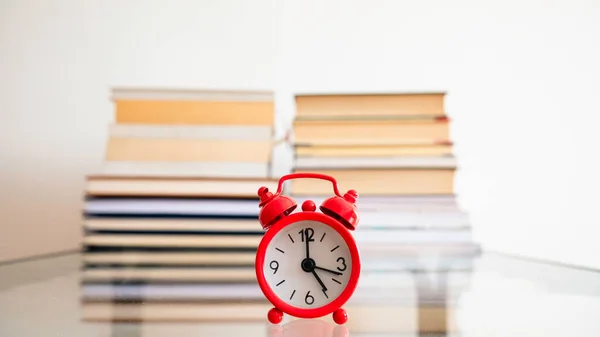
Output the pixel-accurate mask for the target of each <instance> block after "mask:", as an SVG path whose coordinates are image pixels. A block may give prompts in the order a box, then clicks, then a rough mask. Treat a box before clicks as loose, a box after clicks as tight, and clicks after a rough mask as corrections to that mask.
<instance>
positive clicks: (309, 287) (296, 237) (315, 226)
mask: <svg viewBox="0 0 600 337" xmlns="http://www.w3.org/2000/svg"><path fill="white" fill-rule="evenodd" d="M307 240H308V254H309V256H308V258H307ZM351 272H352V258H351V256H350V249H349V247H348V245H347V244H346V241H344V239H343V238H342V236H341V235H340V234H339V233H338V232H337V231H336V230H335V229H333V228H332V227H330V226H328V225H326V224H324V223H321V222H318V221H312V220H305V221H299V222H295V223H292V224H290V225H288V226H286V227H285V228H283V229H282V230H281V231H279V233H277V234H276V235H275V236H274V237H273V239H272V240H271V242H270V243H269V245H268V247H267V249H266V253H265V262H264V267H263V273H264V275H265V279H266V281H267V283H268V284H269V286H270V287H271V289H272V290H273V292H275V294H276V295H277V296H278V297H279V298H280V299H281V300H282V301H284V302H286V303H288V304H290V305H292V306H294V307H298V308H318V307H322V306H324V305H327V304H328V303H330V302H331V301H333V300H335V299H336V298H337V297H338V296H339V295H340V294H341V293H342V291H343V290H344V289H345V288H346V286H347V285H348V281H349V279H350V274H351Z"/></svg>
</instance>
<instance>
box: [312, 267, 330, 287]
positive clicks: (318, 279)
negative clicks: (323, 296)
mask: <svg viewBox="0 0 600 337" xmlns="http://www.w3.org/2000/svg"><path fill="white" fill-rule="evenodd" d="M312 273H313V275H315V278H316V279H317V281H318V282H319V284H320V285H321V289H323V291H327V287H326V286H325V284H324V283H323V281H321V278H320V277H319V275H317V273H316V272H315V270H314V269H313V271H312Z"/></svg>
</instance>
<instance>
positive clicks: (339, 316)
mask: <svg viewBox="0 0 600 337" xmlns="http://www.w3.org/2000/svg"><path fill="white" fill-rule="evenodd" d="M333 321H334V322H336V323H337V324H344V323H346V322H348V313H347V312H346V310H344V309H342V308H339V309H338V310H336V311H334V312H333Z"/></svg>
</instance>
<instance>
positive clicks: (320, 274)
mask: <svg viewBox="0 0 600 337" xmlns="http://www.w3.org/2000/svg"><path fill="white" fill-rule="evenodd" d="M292 178H317V179H325V180H329V181H331V182H332V183H333V187H334V192H335V194H336V195H335V196H333V197H330V198H328V199H327V200H325V201H324V202H323V203H322V204H321V206H320V207H319V209H320V210H321V212H322V213H320V212H316V205H315V204H314V202H312V201H309V200H307V201H305V202H304V203H303V204H302V212H296V213H292V212H293V211H294V209H295V208H296V207H297V205H296V203H295V202H294V201H293V200H292V199H291V198H289V197H287V196H283V195H280V194H281V190H282V185H283V182H284V181H285V180H288V179H292ZM259 196H260V207H261V211H260V214H259V220H260V222H261V225H262V226H263V228H264V229H266V230H267V231H266V233H265V235H264V237H263V239H262V240H261V242H260V244H259V246H258V250H257V254H256V276H257V279H258V283H259V286H260V288H261V290H262V291H263V293H264V294H265V296H266V297H267V299H268V300H269V301H270V302H271V303H272V304H273V306H274V307H275V308H273V309H271V310H270V311H269V315H268V318H269V321H270V322H271V323H274V324H277V323H279V322H281V320H282V317H283V313H287V314H289V315H291V316H295V317H300V318H315V317H321V316H325V315H327V314H330V313H333V319H334V321H335V322H336V323H338V324H343V323H345V322H346V321H347V315H346V311H345V310H344V309H342V308H341V307H342V305H344V304H345V303H346V302H347V301H348V299H350V297H351V296H352V294H353V293H354V290H355V288H356V285H357V283H358V278H359V275H360V254H359V250H358V247H357V245H356V242H355V240H354V238H353V236H352V234H351V231H352V230H354V228H355V227H356V225H357V224H358V214H357V212H356V205H355V202H356V198H357V197H358V194H357V193H356V191H354V190H350V191H348V192H347V193H346V194H344V196H341V195H340V193H339V191H338V189H337V183H336V181H335V179H334V178H332V177H330V176H326V175H322V174H316V173H295V174H289V175H286V176H283V177H282V178H281V179H280V180H279V187H278V189H277V192H276V193H275V194H272V193H271V192H269V191H268V189H267V188H266V187H262V188H260V190H259Z"/></svg>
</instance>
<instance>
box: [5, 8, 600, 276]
mask: <svg viewBox="0 0 600 337" xmlns="http://www.w3.org/2000/svg"><path fill="white" fill-rule="evenodd" d="M599 8H600V6H598V5H597V4H595V3H594V1H583V0H574V1H566V0H565V1H502V2H482V1H475V0H473V1H466V0H458V1H453V2H449V1H442V0H426V1H403V0H396V1H380V0H372V1H366V0H363V1H348V0H347V1H314V0H310V1H307V0H305V1H289V0H286V1H275V0H273V1H251V2H248V1H246V2H244V1H168V2H167V1H116V0H112V1H102V2H91V1H85V2H84V1H73V0H63V1H53V2H45V1H32V0H26V1H23V0H19V1H17V0H11V1H7V0H5V1H2V2H0V48H2V49H1V51H2V53H0V74H2V76H3V77H2V80H1V82H0V85H1V86H2V87H0V113H1V115H0V117H2V123H1V124H0V125H1V126H0V128H1V130H0V134H1V136H0V137H2V139H1V141H2V144H7V142H8V143H10V144H11V145H10V146H6V145H4V146H2V147H1V148H0V151H1V152H0V160H2V163H0V164H1V167H2V176H1V178H0V188H1V191H2V192H0V198H1V199H0V205H1V206H0V207H2V209H0V211H1V212H2V214H9V216H8V217H4V218H3V219H2V220H0V221H1V222H0V229H2V231H3V232H8V234H9V235H8V236H4V235H2V236H1V237H0V258H11V257H14V256H18V255H19V254H16V253H14V252H19V253H20V254H21V255H22V254H23V253H26V252H34V251H38V250H39V251H42V250H44V251H52V250H56V249H63V248H65V247H76V246H77V243H75V242H76V241H77V239H78V238H79V220H78V219H79V215H78V214H77V210H78V207H79V199H80V196H81V195H80V193H81V188H82V186H83V185H82V183H83V174H85V173H86V172H89V171H92V170H93V169H94V168H95V167H97V165H98V164H99V163H100V161H101V153H102V151H103V147H104V141H105V125H106V124H107V123H108V122H109V121H110V120H111V118H112V115H111V113H112V111H111V105H110V102H109V101H108V99H107V98H108V97H107V94H108V90H109V88H110V86H112V85H149V86H155V85H156V86H178V87H179V86H191V87H234V88H257V89H271V88H272V89H276V90H277V104H278V110H279V112H280V114H281V115H280V117H281V119H280V122H281V123H283V124H285V123H287V124H288V125H289V123H290V121H291V118H292V113H293V101H292V95H293V93H295V92H299V91H300V92H305V91H311V92H314V91H330V90H335V91H364V90H369V91H378V90H390V91H391V90H393V91H397V90H446V91H448V92H449V96H448V101H447V103H448V104H447V108H448V113H449V115H450V116H451V117H452V118H453V119H454V122H453V126H452V127H453V129H452V133H453V138H454V140H455V141H456V148H455V149H456V155H457V157H458V159H459V160H460V163H461V169H460V171H459V173H458V175H457V193H458V194H459V196H460V201H461V203H462V205H463V207H464V208H465V209H466V210H468V211H469V212H470V213H471V215H472V220H473V226H474V229H475V236H476V238H477V239H478V240H480V241H481V242H482V244H483V245H484V248H489V249H494V250H501V251H506V252H509V253H515V254H522V255H527V256H532V257H540V258H547V259H552V260H556V261H560V262H566V263H572V264H577V265H584V266H590V267H597V268H600V258H597V256H600V246H598V245H596V242H595V238H596V237H597V235H598V234H599V233H600V230H598V229H597V228H598V226H600V221H599V220H597V218H596V217H595V212H594V210H595V209H597V206H596V203H595V197H596V194H595V192H596V191H597V190H599V189H600V179H599V178H598V177H597V176H596V172H599V171H600V170H599V169H600V161H599V160H598V157H599V156H598V152H599V151H598V150H597V145H598V144H600V142H599V141H600V139H599V138H600V136H599V135H598V133H597V132H594V131H595V130H596V129H597V127H596V124H597V122H598V120H599V117H598V113H597V112H598V110H599V107H600V103H599V102H598V100H597V99H596V98H595V97H594V94H596V93H597V92H598V90H599V89H600V84H599V82H598V78H600V67H599V65H598V63H597V62H596V60H597V59H600V49H599V48H598V43H597V41H600V24H599V23H600V9H599ZM71 122H72V123H76V124H75V125H76V127H71V126H67V123H71ZM595 122H596V123H595ZM12 144H15V145H12ZM278 153H279V154H283V155H282V156H281V157H279V158H281V159H282V161H281V165H282V166H280V170H285V169H286V167H287V166H288V165H289V156H286V155H285V153H284V152H283V151H280V152H278ZM59 201H60V202H59ZM23 205H28V209H29V211H28V212H23V211H22V210H20V209H19V208H23ZM39 207H41V210H40V208H39ZM48 233H54V235H48ZM33 247H35V249H34V248H33ZM42 248H43V249H42Z"/></svg>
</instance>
